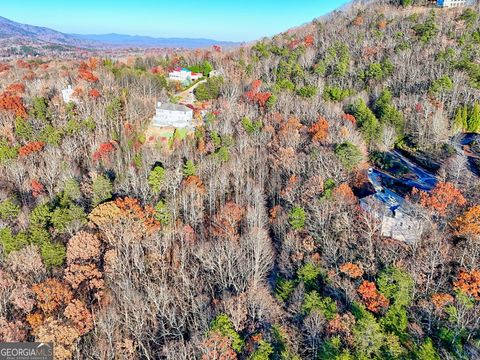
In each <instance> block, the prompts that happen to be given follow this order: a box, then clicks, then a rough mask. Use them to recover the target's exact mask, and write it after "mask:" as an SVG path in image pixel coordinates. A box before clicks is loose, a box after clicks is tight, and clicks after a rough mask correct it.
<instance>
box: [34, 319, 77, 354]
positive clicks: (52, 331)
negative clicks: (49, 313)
mask: <svg viewBox="0 0 480 360" xmlns="http://www.w3.org/2000/svg"><path fill="white" fill-rule="evenodd" d="M79 337H80V333H79V332H78V330H77V329H76V328H75V327H74V326H71V325H69V324H66V323H65V322H63V321H61V320H56V319H55V318H53V317H49V318H47V319H45V321H44V323H43V324H42V325H40V326H39V327H38V329H37V330H36V334H35V340H36V341H37V342H53V343H54V344H55V360H68V359H71V358H72V355H73V351H74V345H75V342H76V341H77V339H78V338H79Z"/></svg>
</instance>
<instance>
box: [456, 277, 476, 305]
mask: <svg viewBox="0 0 480 360" xmlns="http://www.w3.org/2000/svg"><path fill="white" fill-rule="evenodd" d="M453 286H454V288H455V290H458V291H462V292H464V293H465V294H467V295H470V296H472V297H473V298H474V299H475V300H480V270H472V271H471V272H467V271H464V270H462V271H460V274H458V278H457V280H456V281H454V282H453Z"/></svg>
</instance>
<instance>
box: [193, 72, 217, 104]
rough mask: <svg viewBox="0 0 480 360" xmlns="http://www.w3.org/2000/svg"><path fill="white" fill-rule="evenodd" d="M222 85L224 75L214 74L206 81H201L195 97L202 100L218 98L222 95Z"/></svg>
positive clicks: (195, 91)
mask: <svg viewBox="0 0 480 360" xmlns="http://www.w3.org/2000/svg"><path fill="white" fill-rule="evenodd" d="M222 85H223V77H221V76H212V77H210V78H208V80H207V81H206V82H204V83H201V84H200V85H198V86H197V87H196V88H195V90H194V93H195V97H196V98H197V100H200V101H205V100H212V99H216V98H218V96H219V95H220V88H221V86H222Z"/></svg>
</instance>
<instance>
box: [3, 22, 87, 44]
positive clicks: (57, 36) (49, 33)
mask: <svg viewBox="0 0 480 360" xmlns="http://www.w3.org/2000/svg"><path fill="white" fill-rule="evenodd" d="M0 38H3V39H7V38H24V39H25V38H27V39H30V40H32V41H34V42H50V43H60V44H68V45H80V43H81V42H79V40H78V39H76V38H74V37H72V36H69V35H66V34H63V33H61V32H59V31H56V30H52V29H49V28H46V27H40V26H33V25H26V24H21V23H17V22H15V21H12V20H9V19H6V18H4V17H1V16H0Z"/></svg>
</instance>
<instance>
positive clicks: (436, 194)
mask: <svg viewBox="0 0 480 360" xmlns="http://www.w3.org/2000/svg"><path fill="white" fill-rule="evenodd" d="M412 194H413V195H414V196H418V197H419V201H420V204H421V205H422V206H423V207H426V208H427V209H430V210H432V211H434V212H436V213H438V214H439V215H442V216H443V215H445V214H446V213H447V210H449V209H451V208H455V207H459V206H463V205H465V204H466V203H467V200H465V198H464V197H463V195H462V193H461V192H460V190H458V189H457V188H456V187H455V186H454V185H453V184H452V183H449V182H439V183H438V184H437V185H436V186H435V188H434V189H433V190H432V191H431V192H430V193H427V192H426V191H421V190H418V189H416V188H413V190H412Z"/></svg>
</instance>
